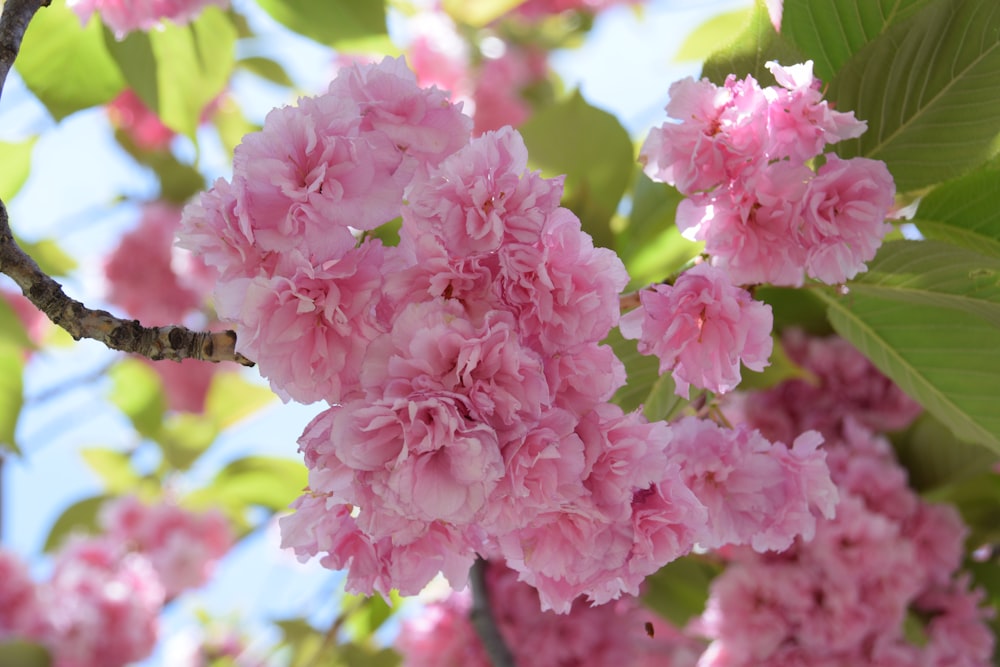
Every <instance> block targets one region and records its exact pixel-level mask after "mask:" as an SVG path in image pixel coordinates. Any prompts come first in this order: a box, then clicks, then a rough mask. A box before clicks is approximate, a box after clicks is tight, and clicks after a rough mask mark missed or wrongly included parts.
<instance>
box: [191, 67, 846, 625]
mask: <svg viewBox="0 0 1000 667" xmlns="http://www.w3.org/2000/svg"><path fill="white" fill-rule="evenodd" d="M469 137H470V123H469V119H468V117H466V116H463V115H461V113H460V109H459V108H458V107H456V106H452V105H450V104H449V103H448V102H447V99H446V98H445V97H444V95H443V94H442V93H441V92H440V91H438V90H437V89H434V88H431V89H429V90H425V89H420V88H419V87H418V86H417V83H416V80H415V77H414V75H413V74H412V73H411V72H410V71H409V70H408V69H407V68H406V64H405V62H404V61H402V60H401V59H400V60H393V59H386V60H384V61H382V63H379V64H356V65H353V66H350V67H347V68H344V69H342V70H341V71H340V73H339V75H338V77H337V79H336V80H335V81H334V82H333V83H332V84H331V86H330V90H329V92H328V93H327V94H325V95H322V96H319V97H316V98H304V99H302V100H300V101H299V104H298V106H296V107H287V108H283V109H278V110H276V111H274V112H272V113H271V114H270V115H269V116H268V118H267V120H266V122H265V124H264V128H263V129H262V131H261V132H260V133H258V134H254V135H250V136H248V137H247V138H246V139H245V140H244V143H243V144H242V145H241V146H240V147H239V148H238V149H237V151H236V156H235V160H234V173H233V178H232V180H231V181H226V180H220V181H218V182H217V183H216V184H215V187H214V188H213V189H212V190H211V191H209V192H207V193H205V194H204V195H203V196H202V197H201V199H200V201H198V202H196V203H194V204H192V205H190V206H189V207H188V209H187V210H186V212H185V216H184V231H183V233H182V235H181V238H182V242H183V244H185V245H186V246H187V247H190V248H191V249H193V250H195V251H196V252H198V253H200V254H201V255H202V256H203V257H204V258H205V260H206V261H207V262H208V263H210V264H211V265H213V266H215V267H216V268H217V269H218V270H219V273H220V275H221V281H220V283H219V285H218V287H217V289H216V298H217V303H218V307H219V312H220V314H222V315H223V316H224V317H226V318H227V319H229V320H232V321H233V322H234V323H235V328H236V332H237V336H238V341H239V342H238V343H237V349H238V350H239V351H240V352H242V353H243V354H245V355H247V356H248V357H250V358H252V359H255V360H256V361H257V362H258V364H259V367H260V370H261V372H262V374H264V375H265V376H267V377H268V378H269V379H270V382H271V386H272V387H273V388H274V390H275V391H276V392H277V393H278V394H279V395H281V396H283V397H284V398H286V399H295V400H297V401H301V402H313V401H319V400H322V401H326V402H327V403H328V404H329V406H330V407H328V408H327V409H326V410H324V411H323V412H322V413H320V414H319V415H318V416H317V417H316V418H315V419H314V420H313V421H312V423H311V424H309V426H307V428H306V430H305V432H304V433H303V435H302V437H301V438H300V440H299V444H300V448H301V450H302V451H303V453H304V456H305V462H306V465H307V467H308V468H309V472H310V475H309V488H308V490H307V491H306V493H305V494H304V495H303V496H302V497H301V498H299V499H298V500H297V501H296V502H295V504H294V507H295V509H296V510H297V511H296V512H295V513H294V514H293V515H291V516H289V517H286V518H283V519H282V520H281V527H282V534H283V545H284V546H286V547H289V548H293V549H294V550H295V552H296V553H297V554H298V555H299V556H300V557H301V558H308V557H312V556H320V557H321V562H322V563H323V564H324V565H325V566H327V567H330V568H332V569H347V570H348V578H347V582H348V587H349V588H350V589H351V590H354V591H359V592H366V593H370V592H371V591H372V590H378V591H382V592H388V590H390V589H392V588H398V589H399V590H400V592H401V593H403V594H413V593H416V592H418V591H419V590H420V589H421V588H422V587H423V586H424V585H425V584H426V583H427V582H428V581H430V579H431V578H432V577H434V576H435V575H436V574H437V573H438V572H443V573H444V574H445V576H446V577H447V578H448V579H449V581H451V582H452V583H453V584H454V585H456V586H459V587H461V586H462V585H463V584H464V583H465V580H466V577H467V574H468V570H469V567H470V566H471V564H472V562H473V561H474V559H475V558H476V557H477V555H481V556H487V557H491V558H494V559H496V560H502V561H505V562H506V564H507V565H508V566H509V567H511V568H512V569H514V570H516V571H517V572H518V573H519V577H520V578H521V580H522V581H524V582H527V583H528V584H530V585H532V586H534V587H535V588H537V589H538V591H539V594H540V598H541V603H542V605H543V606H544V607H545V608H552V609H556V610H559V611H563V612H565V611H568V610H569V609H570V607H571V605H572V602H573V600H575V599H576V598H577V597H579V596H580V595H581V594H586V595H587V596H589V597H590V599H591V600H593V601H596V602H604V601H607V600H611V599H614V598H617V597H618V596H619V595H621V594H622V593H623V592H632V593H634V592H636V591H637V590H638V586H639V584H640V582H641V581H642V580H643V578H644V577H646V576H647V575H648V574H650V573H652V572H654V571H655V570H656V569H658V568H659V567H660V566H662V565H663V564H665V563H667V562H669V561H670V560H672V559H674V558H676V557H678V556H680V555H682V554H684V553H687V552H688V551H689V550H690V549H691V548H692V547H693V545H694V543H695V541H696V540H700V539H705V540H716V541H724V540H726V539H728V538H729V537H730V536H731V537H733V539H738V540H740V541H741V543H742V542H744V541H751V542H752V541H754V540H755V539H756V540H757V541H758V544H760V545H763V544H772V543H779V542H780V541H781V538H780V537H779V536H780V535H782V534H783V533H782V531H786V532H785V533H784V535H785V539H790V536H791V535H793V534H798V533H799V532H808V531H810V530H811V524H810V522H811V521H814V519H813V518H812V517H813V516H814V515H822V514H828V513H829V512H830V511H831V509H832V503H833V502H835V498H833V497H832V496H831V495H830V494H829V493H828V489H827V488H826V486H824V485H823V484H822V483H821V481H817V480H821V478H822V477H823V475H825V474H826V471H825V463H824V462H823V453H822V452H821V451H819V450H817V449H816V448H815V445H816V444H817V440H816V439H815V438H814V437H813V436H806V438H805V440H804V441H803V442H802V443H799V442H798V441H797V442H796V443H794V444H793V447H792V449H791V450H789V449H788V448H787V447H786V446H785V445H784V444H782V443H773V444H772V443H770V442H766V441H763V440H762V439H760V438H759V437H757V436H755V435H753V434H751V433H749V432H737V431H732V432H726V433H724V434H720V435H719V436H718V443H719V448H718V450H716V451H715V452H713V453H712V454H711V456H713V457H718V456H722V455H729V456H731V457H732V460H733V461H737V462H738V461H748V462H751V461H753V462H754V463H752V464H750V465H753V466H757V467H758V469H759V470H761V471H763V474H764V475H765V476H764V477H763V478H761V479H760V480H756V481H755V482H754V483H755V484H756V485H757V486H756V487H755V488H756V489H758V490H759V491H760V493H766V494H770V495H771V497H770V498H769V500H767V501H766V502H768V503H773V505H774V506H775V507H777V506H779V505H781V504H782V503H784V505H782V507H784V506H786V505H787V506H788V507H789V508H794V509H789V510H788V511H787V512H784V513H783V514H782V515H781V518H779V519H776V520H775V522H774V524H773V525H764V524H762V523H761V522H760V520H759V519H756V518H755V519H753V520H750V523H748V524H746V525H744V526H742V527H741V529H740V530H735V531H730V533H728V534H727V537H725V538H723V537H717V536H715V535H714V532H713V530H714V528H711V527H710V524H709V523H708V517H707V512H706V509H705V505H704V504H703V501H702V499H701V498H700V497H699V495H698V493H697V492H695V491H694V490H692V489H691V488H689V487H688V485H687V481H686V479H685V474H686V473H687V472H690V471H686V470H682V469H681V467H680V466H678V465H677V464H676V463H672V462H671V460H670V457H671V447H677V448H678V450H680V449H681V448H683V447H684V446H685V445H684V444H683V443H684V441H685V438H687V437H689V432H690V433H692V434H693V433H695V431H697V429H696V428H694V427H691V428H690V429H688V430H684V431H678V434H677V435H676V436H675V434H674V432H673V431H672V430H671V428H670V427H669V426H668V425H667V424H665V423H663V422H657V423H649V422H647V421H646V420H645V419H644V418H643V417H642V416H641V414H640V413H638V412H635V413H630V414H625V413H624V412H623V411H622V410H621V409H620V408H619V407H617V406H615V405H613V404H610V403H608V402H607V401H608V400H609V399H610V397H611V396H612V394H613V393H614V392H615V391H616V389H618V388H619V387H620V386H621V385H622V384H623V383H624V380H625V377H624V369H623V366H622V363H621V362H620V361H619V360H618V359H617V358H616V357H615V355H614V353H613V351H612V350H611V349H610V348H609V347H607V346H605V345H601V344H600V341H602V340H603V339H604V338H605V337H606V336H607V335H608V333H609V331H610V329H611V328H612V327H614V326H615V325H616V324H617V323H618V319H619V301H618V295H619V292H620V291H621V289H622V288H623V287H624V286H625V284H626V283H627V282H628V276H627V274H626V272H625V270H624V267H623V266H622V264H621V261H620V260H619V259H618V257H617V256H616V255H615V254H614V253H613V252H611V251H610V250H607V249H603V248H595V247H594V245H593V242H592V239H591V238H590V237H589V236H588V235H587V234H585V233H584V232H583V231H582V230H581V227H580V221H579V220H578V219H577V218H576V216H575V215H574V214H573V213H572V212H570V211H569V210H567V209H565V208H562V207H561V206H560V205H559V203H560V199H561V194H562V180H561V179H544V178H542V177H541V176H540V175H539V174H538V173H535V172H530V171H529V170H528V168H527V151H526V148H525V146H524V143H523V140H522V139H521V137H520V136H519V135H518V134H517V133H516V132H515V131H513V130H511V129H510V128H504V129H501V130H499V131H496V132H487V133H485V134H483V135H482V136H480V137H477V138H475V139H473V140H471V141H470V138H469ZM396 217H398V218H400V219H401V223H402V224H401V229H400V232H399V237H400V242H399V245H398V246H395V247H385V246H383V245H382V244H381V243H380V242H379V241H378V240H375V239H374V238H372V236H371V235H369V234H367V233H366V232H368V231H370V230H374V229H375V228H377V227H378V226H379V225H380V224H382V223H384V222H386V221H388V220H391V219H393V218H396ZM690 437H696V436H695V435H691V436H690ZM727 446H728V447H729V450H726V447H727ZM723 450H726V451H725V452H723ZM704 451H706V452H707V451H708V450H707V449H705V450H704ZM765 452H766V453H765ZM758 455H759V456H765V457H766V456H772V457H773V458H774V463H773V464H772V465H770V466H765V465H763V464H762V463H761V462H759V461H757V459H756V458H755V457H757V456H758ZM687 456H688V458H689V460H690V461H691V462H692V463H691V465H692V466H694V465H695V463H694V462H696V461H698V460H699V456H700V455H699V453H698V450H697V448H693V449H692V451H691V452H689V453H688V454H687ZM736 465H739V463H736ZM693 470H694V468H692V471H693ZM720 470H721V469H720ZM698 474H699V473H698V472H690V477H691V479H692V480H694V479H696V478H698ZM720 475H721V472H720ZM738 478H739V476H738V475H735V476H733V479H738ZM802 480H811V482H810V483H809V484H808V485H806V484H803V483H801V482H802ZM812 481H816V482H817V483H815V484H814V483H812ZM692 483H693V482H692ZM709 486H711V489H709V488H708V487H706V490H705V494H704V498H705V500H706V502H707V501H709V500H711V501H712V502H715V503H716V505H718V506H720V507H726V508H728V507H730V504H729V503H730V497H731V500H732V505H731V507H732V512H734V513H735V514H739V513H740V512H741V511H742V510H741V509H740V508H741V507H743V506H745V505H747V504H748V503H749V502H750V501H749V500H748V496H749V495H752V492H750V491H747V494H748V495H747V496H741V495H740V494H731V496H726V495H725V494H723V496H724V497H719V498H714V497H712V492H714V491H717V490H718V489H720V488H724V486H725V485H724V484H723V483H719V484H715V485H714V486H713V485H709ZM762 502H764V501H762ZM740 516H743V517H744V519H746V513H745V512H744V513H743V514H740ZM741 520H743V519H741ZM711 525H712V526H714V524H711ZM759 532H760V533H762V535H758V533H759ZM764 533H767V535H766V536H763V534H764ZM765 548H766V547H765Z"/></svg>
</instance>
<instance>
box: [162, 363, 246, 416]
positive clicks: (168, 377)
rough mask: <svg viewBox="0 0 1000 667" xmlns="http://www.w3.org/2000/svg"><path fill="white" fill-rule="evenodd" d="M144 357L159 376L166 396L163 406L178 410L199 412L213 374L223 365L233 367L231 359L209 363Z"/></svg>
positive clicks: (231, 368)
mask: <svg viewBox="0 0 1000 667" xmlns="http://www.w3.org/2000/svg"><path fill="white" fill-rule="evenodd" d="M144 361H145V362H146V363H147V364H148V365H149V366H150V368H152V369H153V370H154V371H156V374H157V375H159V376H160V381H161V382H162V383H163V393H164V394H165V395H166V397H167V407H168V408H170V409H171V410H177V411H178V412H193V413H201V412H203V411H204V410H205V399H206V398H208V390H209V388H210V387H211V386H212V379H213V378H214V377H215V374H216V373H217V372H219V371H220V370H222V369H223V368H228V369H230V370H235V368H236V366H235V364H233V363H231V362H223V363H221V364H213V363H206V362H204V361H200V360H198V359H185V360H183V361H181V362H179V363H178V362H174V361H149V360H146V359H144Z"/></svg>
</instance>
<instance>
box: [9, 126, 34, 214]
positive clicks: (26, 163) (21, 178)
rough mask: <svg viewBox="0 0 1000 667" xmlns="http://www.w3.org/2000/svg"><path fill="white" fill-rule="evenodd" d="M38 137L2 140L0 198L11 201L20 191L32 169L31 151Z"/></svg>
mask: <svg viewBox="0 0 1000 667" xmlns="http://www.w3.org/2000/svg"><path fill="white" fill-rule="evenodd" d="M36 141H38V137H37V136H36V137H31V138H30V139H25V140H24V141H17V142H9V141H0V164H2V165H3V170H0V200H3V201H4V202H10V200H11V199H13V198H14V195H16V194H17V193H18V191H19V190H20V189H21V186H22V185H24V182H25V181H27V180H28V172H30V171H31V151H32V150H34V148H35V142H36Z"/></svg>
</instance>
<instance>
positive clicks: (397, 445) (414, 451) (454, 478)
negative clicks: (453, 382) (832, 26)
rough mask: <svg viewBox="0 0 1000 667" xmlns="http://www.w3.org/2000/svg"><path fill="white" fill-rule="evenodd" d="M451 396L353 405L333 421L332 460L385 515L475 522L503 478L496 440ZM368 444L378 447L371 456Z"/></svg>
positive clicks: (453, 522)
mask: <svg viewBox="0 0 1000 667" xmlns="http://www.w3.org/2000/svg"><path fill="white" fill-rule="evenodd" d="M468 411H469V405H468V403H467V402H466V401H463V400H461V399H460V398H459V397H455V396H449V395H448V394H444V393H442V394H439V395H423V396H413V397H411V398H408V399H407V398H401V399H387V400H383V401H378V402H375V403H369V402H368V401H367V400H364V401H359V402H357V403H348V404H346V405H345V406H343V407H342V408H340V409H339V410H338V411H337V412H336V413H335V414H334V416H333V422H332V425H331V443H332V447H333V452H334V454H335V455H336V457H337V458H338V459H340V460H341V461H343V462H344V464H345V465H347V466H349V467H351V468H353V469H354V470H356V471H358V474H356V475H355V478H356V481H355V486H357V485H364V486H365V487H367V488H369V489H370V490H371V493H372V494H374V496H375V497H376V498H377V501H376V502H377V506H373V505H362V507H364V508H365V509H367V510H369V511H374V512H378V511H382V510H387V511H389V512H391V513H394V514H396V515H398V516H401V517H408V518H412V519H414V520H418V521H425V522H431V521H438V520H440V521H447V522H449V523H452V524H457V525H464V524H468V523H470V522H472V521H474V520H475V519H476V518H477V516H479V515H480V514H481V513H482V512H483V511H484V510H485V507H486V500H487V498H488V497H489V494H490V492H491V491H492V490H493V487H494V486H496V483H497V481H498V480H499V479H500V477H501V475H502V474H503V461H502V459H501V457H500V448H499V444H498V442H497V435H496V432H495V431H494V430H493V429H492V428H490V427H489V426H487V425H486V424H483V423H481V422H476V421H473V420H472V419H470V418H469V417H468ZM369 442H371V443H373V444H375V443H379V444H380V446H377V447H372V448H371V449H370V450H369V444H368V443H369Z"/></svg>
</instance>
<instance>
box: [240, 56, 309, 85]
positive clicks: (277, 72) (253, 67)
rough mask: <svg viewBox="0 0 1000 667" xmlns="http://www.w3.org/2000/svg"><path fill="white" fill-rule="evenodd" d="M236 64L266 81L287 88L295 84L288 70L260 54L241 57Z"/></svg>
mask: <svg viewBox="0 0 1000 667" xmlns="http://www.w3.org/2000/svg"><path fill="white" fill-rule="evenodd" d="M236 66H237V67H240V68H242V69H245V70H247V71H248V72H252V73H253V74H256V75H257V76H259V77H260V78H262V79H265V80H266V81H270V82H271V83H276V84H278V85H279V86H285V87H287V88H293V87H294V86H295V83H294V82H293V81H292V79H291V78H290V77H289V76H288V72H286V71H285V68H284V67H282V66H281V65H280V64H278V63H277V62H276V61H274V60H271V59H270V58H263V57H260V56H251V57H249V58H242V59H240V60H239V61H237V63H236Z"/></svg>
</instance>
